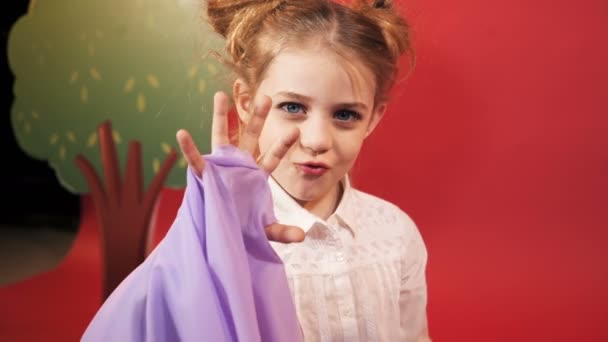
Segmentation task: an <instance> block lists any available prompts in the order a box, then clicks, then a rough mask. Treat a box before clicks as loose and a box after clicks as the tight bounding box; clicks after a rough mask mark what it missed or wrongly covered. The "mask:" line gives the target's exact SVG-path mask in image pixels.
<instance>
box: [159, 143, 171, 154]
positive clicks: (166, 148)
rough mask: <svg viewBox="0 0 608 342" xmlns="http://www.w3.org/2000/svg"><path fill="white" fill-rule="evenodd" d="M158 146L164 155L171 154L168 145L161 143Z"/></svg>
mask: <svg viewBox="0 0 608 342" xmlns="http://www.w3.org/2000/svg"><path fill="white" fill-rule="evenodd" d="M160 146H161V147H162V149H163V151H164V152H165V153H166V154H169V153H171V145H169V144H167V143H162V144H160Z"/></svg>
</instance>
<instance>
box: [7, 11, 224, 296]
mask: <svg viewBox="0 0 608 342" xmlns="http://www.w3.org/2000/svg"><path fill="white" fill-rule="evenodd" d="M33 1H34V0H33ZM33 1H32V2H31V3H30V9H29V12H28V14H27V15H25V16H23V17H22V18H20V19H19V20H18V21H17V22H16V23H15V25H14V26H13V28H12V30H11V32H10V37H9V45H8V54H9V56H8V57H9V63H10V67H11V69H12V71H13V73H14V74H15V79H16V80H15V85H14V94H15V102H14V103H13V107H12V111H11V117H12V124H13V129H14V133H15V136H16V138H17V141H18V143H19V145H20V146H21V148H22V149H23V150H24V151H25V152H26V153H27V154H29V155H30V156H32V157H33V158H36V159H41V160H47V161H48V162H49V164H50V165H51V167H52V168H53V169H54V170H55V171H56V174H57V177H58V179H59V181H60V183H61V184H62V185H63V186H64V187H65V188H66V189H68V190H69V191H71V192H73V193H78V194H84V193H90V194H91V195H92V197H93V200H94V202H95V206H96V209H97V214H98V221H99V223H100V226H101V229H102V232H103V234H102V236H103V238H102V240H103V243H104V245H103V246H102V251H103V260H104V261H105V266H106V268H105V270H104V275H105V282H104V298H105V297H106V296H107V295H108V294H109V293H110V292H111V291H112V290H113V289H114V288H115V286H116V285H117V284H118V283H119V282H120V281H122V279H123V278H124V276H126V274H128V273H129V272H130V271H131V270H132V269H133V268H134V267H136V266H137V265H138V264H139V263H141V261H143V259H144V258H145V256H146V253H147V248H148V247H147V243H148V242H147V238H148V237H149V235H150V232H149V231H148V230H149V228H148V227H149V223H150V219H151V217H152V215H153V212H154V210H155V203H156V200H157V197H158V194H159V191H160V190H161V188H162V186H163V185H167V186H170V187H183V186H184V185H185V169H186V166H187V165H186V162H185V161H184V160H183V159H181V160H179V161H178V160H177V159H178V158H177V154H176V150H177V149H176V146H177V144H176V142H175V133H176V132H177V130H178V129H180V128H187V129H189V130H190V131H191V133H192V135H193V137H194V138H195V140H196V143H197V145H198V146H200V147H201V150H202V151H203V153H205V152H207V151H209V150H210V148H209V141H210V138H209V134H210V125H211V115H212V114H211V113H212V97H213V93H214V92H215V91H217V90H223V89H224V88H225V87H224V85H225V84H226V82H224V81H225V80H223V79H222V76H223V75H225V72H224V70H223V68H222V66H221V64H219V63H218V62H217V60H216V59H215V58H213V57H212V56H211V55H210V54H209V52H210V51H214V50H218V49H219V48H220V46H221V43H222V42H221V38H220V37H219V36H217V35H215V34H213V33H212V31H211V30H210V28H209V27H208V26H207V25H206V24H205V23H204V21H203V19H202V18H201V16H200V14H201V13H202V12H203V11H201V9H200V8H199V6H200V5H199V2H198V1H195V0H130V1H125V0H55V1H38V2H33ZM120 165H124V169H123V168H121V167H120ZM174 165H176V167H174ZM133 241H137V245H135V246H134V245H132V242H133ZM127 244H129V245H127Z"/></svg>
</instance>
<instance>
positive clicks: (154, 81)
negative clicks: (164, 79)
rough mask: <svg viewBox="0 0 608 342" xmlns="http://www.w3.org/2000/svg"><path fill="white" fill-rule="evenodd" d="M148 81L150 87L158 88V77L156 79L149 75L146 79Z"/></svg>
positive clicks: (154, 76)
mask: <svg viewBox="0 0 608 342" xmlns="http://www.w3.org/2000/svg"><path fill="white" fill-rule="evenodd" d="M147 79H148V84H149V85H150V86H151V87H152V88H155V89H156V88H158V87H160V81H159V80H158V77H156V75H154V74H150V75H148V77H147Z"/></svg>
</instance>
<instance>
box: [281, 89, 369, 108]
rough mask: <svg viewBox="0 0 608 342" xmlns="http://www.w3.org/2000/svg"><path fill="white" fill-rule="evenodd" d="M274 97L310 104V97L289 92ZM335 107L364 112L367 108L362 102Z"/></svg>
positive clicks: (282, 92)
mask: <svg viewBox="0 0 608 342" xmlns="http://www.w3.org/2000/svg"><path fill="white" fill-rule="evenodd" d="M274 96H285V97H290V98H293V99H296V100H297V101H300V102H312V97H310V96H306V95H302V94H298V93H294V92H291V91H280V92H278V93H276V94H274ZM336 107H339V108H347V109H351V108H360V109H361V110H364V111H366V110H367V106H366V105H365V104H364V103H362V102H343V103H338V104H337V105H336Z"/></svg>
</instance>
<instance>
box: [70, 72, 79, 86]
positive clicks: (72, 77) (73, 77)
mask: <svg viewBox="0 0 608 342" xmlns="http://www.w3.org/2000/svg"><path fill="white" fill-rule="evenodd" d="M79 76H80V74H79V73H78V71H76V70H74V71H72V74H71V75H70V84H74V83H76V82H78V78H79Z"/></svg>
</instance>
